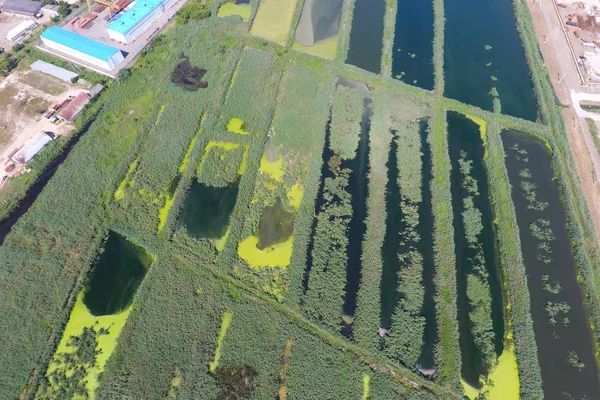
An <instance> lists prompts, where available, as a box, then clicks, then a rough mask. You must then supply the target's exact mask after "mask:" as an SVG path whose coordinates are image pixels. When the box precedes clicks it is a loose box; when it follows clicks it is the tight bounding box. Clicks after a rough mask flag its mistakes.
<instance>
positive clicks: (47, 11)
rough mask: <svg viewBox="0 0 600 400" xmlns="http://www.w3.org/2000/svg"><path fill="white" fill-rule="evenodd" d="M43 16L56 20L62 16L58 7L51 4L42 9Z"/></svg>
mask: <svg viewBox="0 0 600 400" xmlns="http://www.w3.org/2000/svg"><path fill="white" fill-rule="evenodd" d="M42 14H44V15H47V16H48V17H49V18H56V17H58V16H59V15H60V13H59V12H58V6H52V5H49V4H46V5H45V6H44V7H42Z"/></svg>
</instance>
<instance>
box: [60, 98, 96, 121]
mask: <svg viewBox="0 0 600 400" xmlns="http://www.w3.org/2000/svg"><path fill="white" fill-rule="evenodd" d="M90 100H91V97H90V95H89V94H88V93H79V94H78V95H77V96H75V98H74V99H73V100H71V101H70V102H69V104H67V106H66V107H65V108H63V109H62V111H61V112H59V113H58V115H57V116H56V117H57V118H58V119H60V120H61V121H65V122H68V123H71V122H73V121H74V120H75V117H77V115H78V114H79V113H80V112H81V110H83V107H85V105H86V104H87V103H89V102H90Z"/></svg>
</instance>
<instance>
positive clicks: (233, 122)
mask: <svg viewBox="0 0 600 400" xmlns="http://www.w3.org/2000/svg"><path fill="white" fill-rule="evenodd" d="M227 130H228V131H229V132H231V133H237V134H238V135H247V134H249V133H250V132H248V131H246V130H244V121H242V120H241V119H239V118H231V119H230V120H229V122H228V123H227Z"/></svg>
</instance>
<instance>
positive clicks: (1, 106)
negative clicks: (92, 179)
mask: <svg viewBox="0 0 600 400" xmlns="http://www.w3.org/2000/svg"><path fill="white" fill-rule="evenodd" d="M89 89H90V84H88V83H87V82H83V81H80V82H78V83H75V84H73V83H67V82H64V81H61V80H60V79H58V78H55V77H53V76H50V75H47V74H44V73H42V72H39V71H33V70H30V69H29V68H19V70H17V71H15V72H13V73H12V74H11V75H9V76H8V77H6V78H5V79H4V80H3V81H1V82H0V187H1V186H2V184H3V183H4V182H5V180H6V178H7V177H9V176H13V175H15V174H18V173H19V172H20V171H21V170H22V165H18V164H19V163H15V162H14V161H13V160H12V159H11V157H12V156H13V155H14V154H15V153H16V152H17V151H18V150H19V149H20V148H21V147H23V146H24V145H25V144H26V143H27V142H28V141H29V140H30V139H32V138H33V137H34V136H35V135H36V134H37V133H38V132H52V133H53V134H54V135H65V134H68V133H69V132H70V131H71V130H72V129H73V128H72V126H71V125H69V124H67V123H65V122H63V121H60V120H58V119H57V118H52V117H53V115H49V114H48V113H49V112H51V111H54V110H53V107H55V106H56V105H57V104H58V105H60V104H63V103H65V101H67V100H69V99H71V98H75V97H76V96H77V95H79V94H80V93H87V92H88V90H89ZM64 106H65V107H66V106H67V104H64ZM52 114H56V112H54V113H52ZM45 116H49V117H50V118H46V117H45Z"/></svg>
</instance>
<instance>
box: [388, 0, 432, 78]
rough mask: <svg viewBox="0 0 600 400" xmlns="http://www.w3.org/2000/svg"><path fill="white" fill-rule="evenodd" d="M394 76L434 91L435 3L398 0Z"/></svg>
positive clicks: (393, 64)
mask: <svg viewBox="0 0 600 400" xmlns="http://www.w3.org/2000/svg"><path fill="white" fill-rule="evenodd" d="M392 76H393V77H394V78H396V79H400V80H401V81H402V82H405V83H408V84H410V85H416V86H419V87H421V88H423V89H426V90H433V2H432V1H430V0H426V1H411V0H398V12H397V14H396V26H395V28H394V51H393V53H392Z"/></svg>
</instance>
